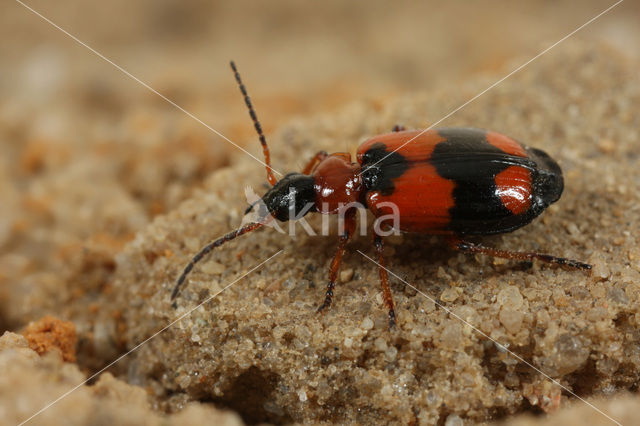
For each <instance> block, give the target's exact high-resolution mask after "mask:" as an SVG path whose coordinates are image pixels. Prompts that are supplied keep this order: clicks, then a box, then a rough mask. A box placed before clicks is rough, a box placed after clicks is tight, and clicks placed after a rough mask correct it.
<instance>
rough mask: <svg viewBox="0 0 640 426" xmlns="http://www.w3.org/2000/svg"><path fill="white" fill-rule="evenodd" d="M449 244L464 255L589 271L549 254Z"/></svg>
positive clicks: (580, 264)
mask: <svg viewBox="0 0 640 426" xmlns="http://www.w3.org/2000/svg"><path fill="white" fill-rule="evenodd" d="M449 244H450V245H451V247H453V248H454V249H456V250H459V251H462V252H465V253H482V254H486V255H487V256H492V257H500V258H503V259H515V260H532V259H538V260H540V261H542V262H546V263H554V264H556V265H563V266H567V267H569V268H573V269H582V270H590V269H591V265H590V264H588V263H584V262H580V261H578V260H573V259H567V258H564V257H556V256H551V255H549V254H543V253H535V252H521V251H508V250H500V249H494V248H491V247H486V246H483V245H482V244H475V243H470V242H468V241H464V240H461V239H459V238H450V239H449Z"/></svg>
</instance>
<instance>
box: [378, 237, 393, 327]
mask: <svg viewBox="0 0 640 426" xmlns="http://www.w3.org/2000/svg"><path fill="white" fill-rule="evenodd" d="M373 245H374V247H375V249H376V254H377V255H378V271H379V272H380V283H381V284H382V298H383V300H384V304H385V306H386V307H387V310H388V311H389V328H394V327H395V325H396V310H395V305H394V303H393V295H392V294H391V288H390V287H389V277H388V276H387V270H386V269H385V267H384V255H383V250H384V245H383V242H382V237H381V236H380V235H378V234H375V233H374V235H373Z"/></svg>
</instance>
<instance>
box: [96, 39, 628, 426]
mask: <svg viewBox="0 0 640 426" xmlns="http://www.w3.org/2000/svg"><path fill="white" fill-rule="evenodd" d="M631 76H632V74H631V69H630V67H628V65H627V64H626V62H625V59H624V58H622V57H621V56H619V55H618V54H617V53H615V52H612V51H609V50H608V49H606V48H598V49H595V48H593V47H591V46H589V47H587V46H583V45H580V44H568V45H567V46H565V48H564V49H563V51H562V52H557V53H554V54H550V55H549V57H548V58H546V60H545V61H544V62H541V63H539V64H537V65H536V66H535V67H532V68H531V69H530V70H529V71H528V72H527V73H523V74H519V75H516V76H514V77H513V78H512V79H510V80H508V81H506V82H504V83H503V84H501V85H500V86H499V87H497V88H496V89H495V90H493V91H491V92H489V93H487V94H486V95H484V96H483V98H482V100H481V101H478V102H476V103H475V104H473V105H470V106H469V107H467V108H465V109H464V110H462V111H460V112H459V113H458V114H456V115H455V116H454V117H452V118H451V119H450V120H448V121H447V122H446V124H447V125H469V124H473V125H474V126H477V127H483V128H491V129H494V130H498V131H501V132H503V133H506V134H509V135H511V136H513V137H515V138H517V139H519V140H521V141H525V142H526V143H528V144H529V145H533V146H536V147H539V148H542V149H544V150H545V151H547V152H549V153H550V154H551V155H553V157H554V158H556V159H557V160H558V161H559V162H560V164H561V165H562V167H563V170H564V173H565V184H566V190H565V193H564V195H563V197H562V199H561V201H560V202H558V203H557V204H555V205H553V206H552V207H550V208H549V209H548V211H547V212H545V213H544V214H543V216H542V217H541V218H539V219H538V220H536V221H535V222H534V223H532V224H531V225H529V226H527V227H526V228H524V229H521V230H518V231H516V232H514V233H512V234H510V235H504V236H498V237H494V238H487V239H484V240H483V241H484V242H485V243H486V244H491V245H493V246H496V247H500V248H505V249H513V250H542V251H545V252H549V253H553V254H557V255H562V256H567V257H572V258H578V259H582V260H585V261H588V262H590V263H592V264H593V265H594V268H593V271H592V273H591V274H586V273H583V272H576V271H569V270H563V269H561V268H555V267H549V266H547V265H541V264H538V263H536V262H534V263H533V264H524V265H523V264H518V263H514V262H506V261H502V260H494V259H489V258H486V257H482V256H477V257H472V256H465V255H463V254H458V253H454V252H451V251H449V250H446V249H443V245H442V242H441V241H439V240H437V239H434V238H429V237H423V236H415V235H405V236H403V237H401V238H395V239H391V240H390V241H389V244H388V247H387V249H386V251H385V254H386V256H387V263H388V267H389V268H390V269H391V270H392V271H394V273H396V274H397V275H399V276H400V277H402V279H403V280H406V281H407V282H409V283H412V285H414V286H416V288H417V289H419V290H420V292H424V293H425V294H427V295H429V297H430V298H431V300H430V299H429V298H427V297H424V296H423V295H421V294H420V293H417V292H416V291H414V290H412V289H410V288H407V287H405V286H404V285H403V284H402V283H401V282H399V281H398V280H395V279H394V280H393V284H392V289H393V292H394V297H395V300H396V303H397V315H398V328H397V330H395V331H393V332H390V330H389V329H388V327H387V323H386V315H385V312H384V309H383V307H382V304H381V302H382V299H381V294H380V287H379V283H378V278H377V271H376V269H375V265H373V264H371V263H370V262H369V261H367V260H366V259H365V258H364V257H363V256H361V255H360V254H358V253H356V250H361V251H363V252H364V253H366V254H371V253H372V249H371V247H370V242H369V238H367V237H359V238H356V240H355V241H354V242H353V243H351V245H350V249H349V252H350V254H349V255H348V256H346V258H345V261H344V265H343V270H345V271H353V273H352V274H351V272H347V274H345V275H346V276H347V277H346V278H349V279H345V280H344V281H346V282H341V283H340V284H339V286H338V287H337V289H336V292H335V293H336V296H335V303H334V305H333V306H332V308H331V309H330V310H329V311H328V312H327V313H326V315H323V316H318V315H316V314H315V313H314V310H315V307H317V306H318V303H319V302H320V301H321V298H322V295H323V292H324V286H325V282H326V279H327V266H328V263H329V262H330V259H331V256H332V254H333V250H334V248H335V244H336V241H335V237H333V238H332V237H320V236H307V235H304V234H303V233H299V235H298V236H297V237H296V238H288V237H284V236H282V235H281V234H278V233H277V232H275V231H273V230H262V231H258V232H256V233H254V234H252V235H250V236H245V237H244V238H241V239H239V240H237V241H234V242H232V243H229V244H228V245H227V246H226V247H225V248H224V249H223V250H219V251H217V252H215V253H214V254H213V255H212V256H211V257H209V258H207V259H206V260H205V261H203V262H202V263H201V264H200V265H199V267H197V268H196V269H195V270H194V272H193V273H192V275H191V276H190V281H189V284H188V286H187V287H186V288H185V289H184V291H183V292H182V294H181V297H180V298H179V300H178V301H177V308H173V307H172V306H171V303H170V300H169V294H170V291H171V289H172V287H173V284H174V281H175V279H176V277H177V275H178V274H179V272H180V271H181V269H182V267H183V266H184V265H185V263H186V262H187V261H188V259H189V258H190V256H192V255H193V254H194V253H195V252H196V251H197V249H198V248H199V247H200V246H201V245H203V244H204V243H205V242H207V241H208V240H209V239H211V238H213V237H217V236H220V235H222V234H223V233H225V232H226V231H228V230H230V229H233V228H234V227H237V226H238V224H239V222H240V219H241V216H242V212H243V210H244V208H245V205H246V202H245V200H244V199H243V189H244V188H245V187H246V186H247V185H250V186H252V187H253V188H255V189H256V191H259V190H261V189H262V188H263V186H262V182H263V180H264V178H263V176H262V169H261V167H260V165H259V164H257V163H255V162H254V161H253V160H251V159H241V160H240V161H239V162H238V163H237V164H235V165H234V167H233V168H229V169H224V170H220V171H219V172H216V173H214V174H212V175H211V176H210V177H209V178H208V179H207V180H206V183H205V185H204V189H203V190H202V191H198V192H197V193H196V194H195V196H194V197H192V198H191V199H189V200H188V201H186V202H184V203H183V204H181V205H180V206H179V207H178V208H177V209H175V210H173V211H171V212H169V213H168V214H166V215H163V216H159V217H157V218H156V219H155V220H154V221H153V223H152V224H151V225H150V226H148V227H147V228H146V229H145V230H144V231H142V232H140V233H139V234H138V235H137V236H136V237H135V239H134V241H133V242H131V243H130V244H128V245H127V246H126V248H125V249H124V250H123V252H122V253H120V254H119V255H118V256H117V257H116V260H117V269H116V273H115V278H114V281H113V290H112V291H111V292H110V293H109V295H108V297H109V298H110V299H111V301H110V302H109V303H108V304H106V305H105V306H106V307H107V309H103V310H101V312H100V313H101V314H103V315H102V317H101V318H102V319H101V320H99V321H98V322H97V323H96V327H104V328H106V329H110V330H118V332H117V333H115V334H114V335H109V334H106V335H105V336H103V338H108V339H117V340H119V341H122V342H123V344H124V345H125V346H126V347H127V348H132V347H133V346H134V345H136V344H137V343H138V342H141V341H142V340H143V339H145V338H146V337H148V336H150V335H151V334H152V333H154V332H155V331H156V330H158V329H160V328H161V327H162V326H163V325H165V324H167V323H169V322H170V321H172V320H174V319H176V318H178V317H179V316H180V315H182V314H184V313H186V312H187V311H188V310H189V309H191V308H193V307H195V306H196V305H197V304H198V303H199V302H202V301H203V300H205V299H206V298H207V297H208V296H210V295H214V294H216V293H218V292H220V291H221V290H223V289H224V291H222V292H221V293H220V294H219V295H217V296H216V297H214V298H213V300H212V301H210V302H209V303H206V304H205V305H203V306H202V307H200V308H198V309H196V310H195V311H194V312H192V313H191V314H190V315H188V316H187V317H186V318H184V319H182V320H181V321H180V322H179V323H177V324H176V325H174V326H173V327H171V328H169V329H168V330H166V331H164V332H163V333H162V334H161V335H159V336H158V337H156V338H154V339H152V340H151V341H149V342H148V343H147V344H145V345H144V346H142V347H141V348H140V349H138V350H136V351H135V352H134V353H132V354H131V355H130V356H129V357H128V358H127V360H126V363H127V371H126V377H127V380H129V381H130V382H133V383H139V384H143V385H144V386H146V387H147V389H150V391H151V393H152V398H153V399H154V400H155V401H156V403H157V404H159V406H161V407H162V408H163V409H165V410H168V411H170V412H172V411H175V410H179V409H180V407H181V406H182V405H183V404H184V403H185V402H186V401H189V400H200V401H207V402H209V403H213V404H214V405H217V406H223V407H229V408H232V409H234V410H237V411H238V412H239V414H240V415H241V416H242V418H243V419H244V420H245V421H247V422H250V423H255V422H274V423H282V422H291V421H295V422H323V421H326V422H340V423H343V422H358V423H372V422H380V421H382V422H394V421H395V422H400V423H410V422H418V423H424V424H429V423H435V422H441V421H444V420H447V419H448V420H447V421H449V420H450V421H452V422H453V421H457V420H456V419H457V418H460V419H469V420H473V421H487V420H492V419H501V418H504V416H506V415H509V414H514V413H518V412H521V411H529V412H554V411H556V410H558V409H560V408H562V407H564V406H567V405H571V404H574V403H576V401H577V400H576V398H575V397H573V396H571V395H570V394H569V393H568V392H566V391H565V392H563V391H562V389H561V388H560V387H558V386H557V385H554V384H552V383H551V382H550V381H549V380H548V378H546V377H544V376H543V375H542V374H540V373H539V372H537V371H534V370H533V369H532V368H530V367H528V366H527V365H524V364H523V363H522V362H519V361H518V360H517V359H514V357H512V356H511V355H510V354H508V353H505V351H504V350H501V348H500V347H499V346H498V345H496V343H495V342H499V343H500V344H501V345H504V346H506V347H508V348H509V350H510V351H513V353H515V354H517V355H518V357H521V358H522V359H524V360H526V361H527V363H530V364H532V365H534V366H536V368H537V369H539V370H540V371H543V372H544V373H545V375H548V376H550V377H553V378H554V379H555V380H556V381H558V382H559V383H561V384H562V386H564V387H565V388H567V389H568V390H570V391H571V392H573V393H575V394H577V395H579V396H581V397H599V398H602V397H604V396H608V397H613V396H615V395H617V394H619V393H624V392H625V391H633V390H635V387H636V386H637V380H638V372H639V371H640V370H639V369H640V352H639V351H638V349H637V348H638V343H639V341H640V332H638V320H639V319H640V318H639V317H638V308H639V306H640V305H639V303H640V252H639V251H638V245H637V236H638V234H637V232H636V231H637V229H638V206H640V191H639V188H640V185H639V184H640V177H639V175H638V173H637V167H636V163H637V152H636V148H637V146H638V131H637V130H636V129H637V127H638V126H637V125H638V116H637V114H636V113H635V111H637V106H638V102H639V101H640V97H639V94H640V91H639V90H638V89H639V87H638V84H637V81H634V80H633V79H632V78H631ZM487 81H491V78H487V79H484V78H479V79H477V80H476V81H473V82H472V83H470V84H469V85H466V86H463V87H462V88H455V90H453V89H449V90H443V91H441V92H440V93H430V94H429V95H415V96H411V97H406V98H400V99H397V100H395V101H393V102H390V103H388V104H387V105H384V106H382V107H376V106H374V105H369V104H366V103H356V104H353V105H351V106H349V107H347V108H345V109H344V110H342V111H340V112H338V113H336V114H332V115H327V116H324V117H314V118H313V119H308V120H298V121H295V122H292V123H291V124H289V125H287V126H284V127H283V128H282V129H281V130H279V131H278V132H276V133H275V134H274V135H272V136H271V138H270V139H271V140H272V141H273V146H274V147H277V149H274V150H273V156H274V166H276V168H281V169H283V170H286V171H289V170H290V169H291V170H295V169H296V168H298V167H299V166H296V165H299V164H300V163H302V161H303V160H302V159H304V158H307V157H311V155H312V154H313V153H314V152H316V151H317V150H319V149H326V150H329V151H335V150H340V149H344V147H345V146H347V147H348V149H349V150H350V151H354V150H355V148H356V147H357V144H358V143H359V141H361V140H363V139H364V138H366V137H367V136H370V135H373V134H376V133H380V132H383V131H386V130H387V129H390V128H391V127H392V126H393V124H394V123H403V124H405V125H406V126H407V127H409V128H413V127H419V126H421V125H423V124H424V122H425V117H433V118H435V117H441V116H443V115H444V114H445V113H446V112H447V111H448V110H450V109H451V108H452V107H454V106H456V105H458V104H460V103H462V102H463V101H464V100H465V99H467V98H468V97H469V96H470V95H473V94H475V93H476V92H478V91H479V90H480V89H482V88H483V87H486V85H487ZM256 152H258V151H257V150H256ZM285 167H286V169H285ZM310 223H312V224H315V225H316V226H318V225H319V220H318V218H315V220H311V221H310ZM280 250H281V251H282V252H281V253H280V254H279V255H278V256H277V257H276V258H274V259H273V260H272V261H270V262H268V263H267V264H265V265H264V266H263V267H261V268H259V269H258V270H256V271H254V272H251V273H249V274H248V275H247V276H246V277H245V278H243V279H241V280H240V281H238V282H237V283H235V284H233V285H232V286H231V287H229V288H227V289H225V287H226V286H227V285H228V284H230V283H232V282H234V280H238V278H239V277H241V276H242V275H243V274H245V273H247V272H248V271H249V270H251V269H252V268H254V266H256V265H258V264H260V263H261V262H262V261H263V260H264V259H266V258H268V257H269V256H272V255H274V254H275V253H278V252H279V251H280ZM349 275H352V276H351V277H349ZM433 299H437V300H439V301H440V303H442V304H443V305H444V306H446V307H447V308H448V309H449V310H451V311H452V312H453V313H455V314H456V316H457V317H460V318H463V319H464V320H465V321H466V322H467V323H468V324H471V325H473V327H475V328H478V329H479V330H482V332H483V333H485V334H486V335H488V336H490V337H491V340H489V339H488V338H486V337H483V336H482V335H479V334H478V333H476V332H475V331H474V330H473V329H472V327H470V326H469V325H466V324H465V323H462V322H461V321H460V320H459V319H457V318H456V317H454V316H452V315H450V314H448V313H447V311H445V310H444V309H441V308H439V307H437V306H436V305H435V304H434V302H433ZM108 307H113V308H114V311H115V310H117V312H118V313H119V316H118V321H117V322H115V323H114V321H113V315H108V314H109V309H108ZM105 313H106V314H107V315H104V314H105ZM492 340H493V341H492ZM94 344H95V345H96V346H100V345H104V344H106V343H105V342H101V341H95V342H94ZM591 415H592V416H593V417H594V418H598V421H601V420H602V419H600V416H601V414H598V413H597V412H595V411H593V410H592V411H591ZM605 420H606V418H605ZM453 424H455V423H453Z"/></svg>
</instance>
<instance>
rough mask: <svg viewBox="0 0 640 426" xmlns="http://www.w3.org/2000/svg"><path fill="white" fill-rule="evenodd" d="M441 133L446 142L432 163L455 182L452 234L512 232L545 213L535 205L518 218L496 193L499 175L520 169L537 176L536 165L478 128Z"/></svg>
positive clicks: (437, 150) (451, 212) (451, 210)
mask: <svg viewBox="0 0 640 426" xmlns="http://www.w3.org/2000/svg"><path fill="white" fill-rule="evenodd" d="M438 133H439V135H440V136H442V137H443V138H444V139H446V140H445V141H443V142H440V143H439V144H437V145H436V147H435V148H434V150H433V153H432V155H431V158H430V160H429V161H430V162H431V164H432V165H433V166H434V167H435V168H436V170H437V172H438V174H439V175H440V176H441V177H443V178H445V179H450V180H452V181H454V182H455V183H456V187H455V189H454V190H453V199H454V201H455V203H454V206H453V207H452V208H451V209H449V214H450V215H451V221H450V224H449V228H450V229H451V230H452V231H453V232H455V233H457V234H460V235H465V234H476V235H479V234H496V233H502V232H509V231H513V230H515V229H517V228H520V227H521V226H524V225H526V224H527V223H529V222H531V220H533V218H534V217H536V216H537V215H538V214H540V212H542V210H544V207H546V206H544V207H542V208H539V207H540V206H537V205H536V203H535V202H532V208H531V209H529V211H527V213H525V214H524V215H517V216H516V215H514V214H513V213H512V212H511V211H510V210H509V209H507V208H506V207H505V206H504V204H503V203H502V201H501V200H500V197H499V196H498V194H497V193H496V183H495V177H496V175H497V174H498V173H500V172H502V171H504V170H506V169H507V168H509V167H511V166H521V167H525V168H528V169H529V170H531V171H532V174H535V171H536V164H535V162H533V161H532V160H530V159H528V158H523V157H518V156H514V155H510V154H507V153H505V152H504V151H502V150H501V149H500V148H498V147H495V146H493V145H491V144H490V143H489V142H488V141H487V139H486V133H485V132H484V131H482V130H479V129H459V128H455V129H442V130H439V131H438ZM532 201H535V200H532Z"/></svg>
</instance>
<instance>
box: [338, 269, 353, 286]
mask: <svg viewBox="0 0 640 426" xmlns="http://www.w3.org/2000/svg"><path fill="white" fill-rule="evenodd" d="M351 278H353V269H351V268H349V269H345V270H344V271H340V282H342V283H348V282H349V281H351Z"/></svg>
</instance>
